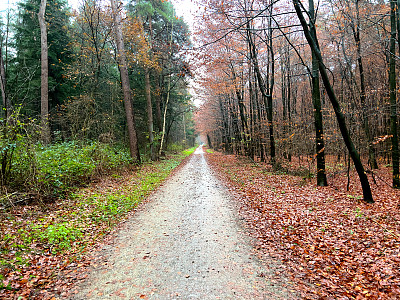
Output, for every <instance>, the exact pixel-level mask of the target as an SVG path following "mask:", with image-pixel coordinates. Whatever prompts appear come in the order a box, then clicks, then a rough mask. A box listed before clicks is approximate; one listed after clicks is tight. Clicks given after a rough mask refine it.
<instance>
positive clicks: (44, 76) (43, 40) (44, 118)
mask: <svg viewBox="0 0 400 300" xmlns="http://www.w3.org/2000/svg"><path fill="white" fill-rule="evenodd" d="M45 12H46V0H41V2H40V9H39V13H38V19H39V26H40V47H41V77H40V80H41V85H40V95H41V98H40V99H41V100H40V118H41V140H42V142H43V143H45V144H48V143H50V125H49V58H48V45H47V27H46V20H45V18H44V15H45Z"/></svg>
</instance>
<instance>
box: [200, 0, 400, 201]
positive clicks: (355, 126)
mask: <svg viewBox="0 0 400 300" xmlns="http://www.w3.org/2000/svg"><path fill="white" fill-rule="evenodd" d="M200 2H201V3H202V5H203V6H204V10H203V11H204V13H203V16H202V23H201V25H200V26H201V30H200V31H199V34H198V35H196V39H197V41H198V42H199V43H200V44H202V45H205V48H204V50H205V51H202V52H201V53H199V56H200V58H201V59H202V61H203V64H201V66H200V67H201V70H202V71H201V72H200V73H201V76H202V80H201V82H202V84H201V89H202V90H203V91H206V92H205V93H204V94H205V95H206V96H205V97H204V100H205V103H204V105H203V107H202V108H201V109H200V110H199V111H198V112H197V114H196V116H197V126H198V130H199V131H200V132H202V133H203V136H204V139H205V140H207V141H208V143H209V144H210V145H212V146H213V147H215V148H219V149H223V150H224V151H226V152H229V153H236V154H241V155H246V156H249V157H251V158H252V159H254V160H255V161H261V162H264V161H266V162H269V163H271V164H272V165H273V166H274V169H275V170H282V171H286V172H287V166H288V164H289V163H290V162H293V161H294V160H296V161H297V160H299V161H300V165H303V166H304V165H305V166H306V168H307V169H312V172H311V173H313V174H314V175H316V176H315V177H316V180H317V183H318V185H320V186H325V185H327V184H329V182H328V180H327V172H328V171H335V172H336V171H337V168H336V167H337V166H338V165H341V166H342V168H341V171H344V174H346V168H347V167H345V166H348V168H350V167H351V168H353V166H354V167H355V169H356V171H357V174H358V176H359V178H360V181H361V184H362V187H363V193H364V200H366V201H367V202H372V201H373V199H372V195H371V192H370V187H369V183H368V178H367V175H366V174H372V175H373V174H374V173H373V171H374V170H376V169H377V168H379V167H380V166H386V167H390V172H392V181H393V182H391V183H390V182H389V183H388V184H390V185H392V186H393V187H395V188H398V187H399V186H400V182H399V154H398V138H397V136H398V126H397V122H398V111H399V105H398V100H397V94H398V71H397V69H398V64H399V59H398V58H399V40H400V35H399V30H400V21H399V10H398V6H399V3H398V2H396V1H364V0H363V1H361V0H330V1H319V2H315V3H314V1H313V0H309V1H303V3H302V2H300V1H296V0H293V1H257V0H256V1H229V2H226V1H200ZM350 159H351V161H352V163H350ZM328 161H329V163H330V164H329V165H328V166H327V162H328ZM307 165H308V166H307ZM311 166H312V167H311ZM334 166H336V167H335V168H334V169H335V170H334V169H332V168H333V167H334ZM328 169H329V170H328ZM343 169H344V170H343ZM339 171H340V170H339ZM311 173H309V175H313V174H311ZM314 175H313V176H314ZM370 180H372V179H371V178H370ZM373 180H375V179H373Z"/></svg>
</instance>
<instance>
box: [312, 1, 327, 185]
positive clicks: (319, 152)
mask: <svg viewBox="0 0 400 300" xmlns="http://www.w3.org/2000/svg"><path fill="white" fill-rule="evenodd" d="M308 9H309V15H310V34H311V36H312V38H313V39H314V40H315V41H316V40H317V38H316V37H317V33H316V32H315V27H314V24H315V12H314V1H313V0H309V1H308ZM311 82H312V101H313V106H314V124H315V147H316V156H317V185H319V186H327V185H328V182H327V179H326V171H325V141H324V130H323V123H322V112H321V91H320V89H319V73H318V58H317V57H316V55H315V54H314V52H313V53H312V71H311Z"/></svg>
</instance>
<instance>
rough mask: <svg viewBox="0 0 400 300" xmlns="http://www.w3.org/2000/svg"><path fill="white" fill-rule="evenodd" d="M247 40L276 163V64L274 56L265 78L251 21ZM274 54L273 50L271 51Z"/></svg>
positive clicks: (271, 153) (272, 161)
mask: <svg viewBox="0 0 400 300" xmlns="http://www.w3.org/2000/svg"><path fill="white" fill-rule="evenodd" d="M247 42H248V44H249V50H250V59H251V61H252V63H253V67H254V72H255V75H256V79H257V82H258V87H259V89H260V92H261V95H262V99H263V100H264V101H263V102H264V105H265V107H266V109H267V120H268V128H269V140H270V155H271V163H272V164H273V165H275V139H274V128H273V123H272V117H273V110H272V94H271V93H272V92H273V87H274V80H273V72H274V67H273V66H274V65H273V59H274V58H273V57H272V58H270V60H271V61H272V66H269V67H271V68H272V70H271V74H267V79H266V80H264V78H263V76H262V74H261V70H260V67H259V64H258V58H257V50H256V46H255V41H254V40H253V36H252V33H251V28H250V21H249V22H248V23H247ZM269 43H270V44H268V47H269V48H270V46H272V36H271V37H270V40H269ZM269 51H271V52H272V49H269ZM270 54H271V55H272V56H273V52H272V53H270ZM269 76H272V78H271V79H269Z"/></svg>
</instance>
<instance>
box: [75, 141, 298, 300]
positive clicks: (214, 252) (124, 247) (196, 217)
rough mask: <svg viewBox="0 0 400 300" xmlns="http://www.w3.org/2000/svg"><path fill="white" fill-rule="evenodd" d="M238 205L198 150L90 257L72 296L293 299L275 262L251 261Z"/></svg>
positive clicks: (87, 297)
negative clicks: (89, 265) (85, 274)
mask: <svg viewBox="0 0 400 300" xmlns="http://www.w3.org/2000/svg"><path fill="white" fill-rule="evenodd" d="M235 204H236V202H235V200H234V199H233V198H232V197H230V195H229V192H228V191H227V190H226V188H225V187H224V185H222V184H221V182H220V181H219V180H218V179H217V178H216V176H215V175H213V173H212V171H211V169H210V167H209V166H208V164H207V163H206V161H205V158H204V154H203V151H202V148H201V147H199V148H198V150H197V151H196V152H195V153H194V154H193V155H192V157H191V158H190V160H189V161H188V162H187V163H186V164H185V165H184V166H183V167H182V168H181V169H180V170H179V172H177V173H176V174H175V175H174V176H172V177H170V178H169V179H168V180H167V181H166V182H165V183H164V184H163V185H162V187H160V188H159V189H158V190H157V191H156V192H155V193H154V194H152V195H151V196H150V197H149V199H148V201H146V202H144V203H143V205H141V206H140V209H139V210H138V211H137V212H136V214H135V215H134V216H133V217H132V218H130V219H128V220H127V221H126V223H125V224H124V226H123V227H122V228H121V230H120V231H118V232H117V233H116V235H115V237H114V238H113V239H112V241H111V242H110V243H109V244H106V245H104V246H103V247H102V249H101V251H99V252H96V253H94V256H93V258H92V259H93V260H95V261H96V265H97V266H96V267H93V268H92V269H91V271H90V272H89V276H88V277H87V278H86V279H85V280H84V281H83V282H82V283H81V284H80V285H78V286H76V287H75V289H73V290H72V291H71V293H70V295H72V296H71V298H72V299H120V298H127V299H294V298H297V296H296V295H295V294H294V292H293V291H290V290H289V288H290V284H289V283H288V281H287V279H285V277H284V276H283V275H282V274H280V273H279V272H280V270H281V269H280V266H279V264H278V263H277V262H276V261H274V260H271V259H268V258H265V259H264V261H263V262H261V261H260V260H259V259H258V258H257V257H255V256H254V251H253V250H252V249H253V248H252V247H251V241H250V240H249V237H248V236H247V235H246V234H245V233H244V232H243V231H245V230H244V229H243V228H242V226H241V224H240V220H239V219H238V214H237V208H236V206H235ZM74 294H75V295H74Z"/></svg>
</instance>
